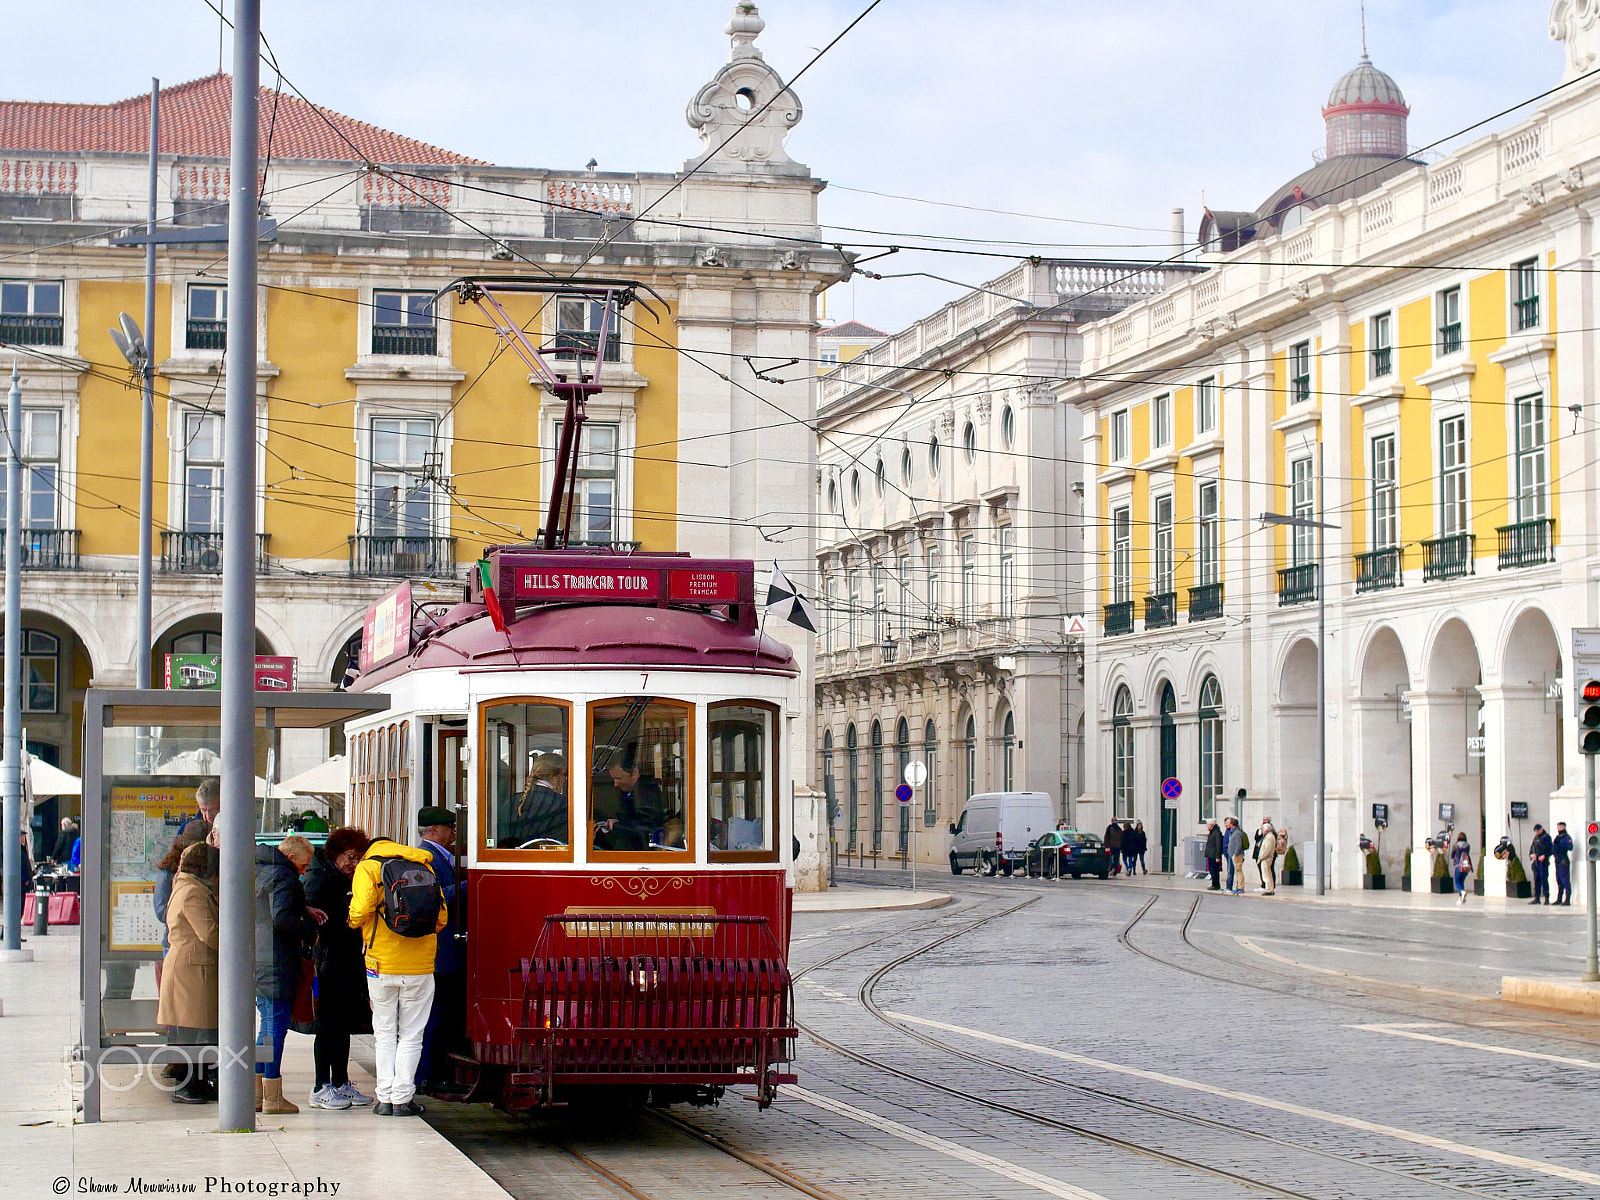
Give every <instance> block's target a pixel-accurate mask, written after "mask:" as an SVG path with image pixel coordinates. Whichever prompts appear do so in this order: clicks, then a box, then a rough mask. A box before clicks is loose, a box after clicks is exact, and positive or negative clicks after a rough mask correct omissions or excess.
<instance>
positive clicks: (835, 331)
mask: <svg viewBox="0 0 1600 1200" xmlns="http://www.w3.org/2000/svg"><path fill="white" fill-rule="evenodd" d="M817 336H818V337H829V338H886V337H888V336H889V335H888V334H887V333H885V332H884V331H883V330H881V329H874V328H873V327H872V326H871V325H863V324H862V323H861V322H860V321H846V322H844V323H843V324H842V325H830V326H829V327H828V328H826V329H821V330H818V331H817Z"/></svg>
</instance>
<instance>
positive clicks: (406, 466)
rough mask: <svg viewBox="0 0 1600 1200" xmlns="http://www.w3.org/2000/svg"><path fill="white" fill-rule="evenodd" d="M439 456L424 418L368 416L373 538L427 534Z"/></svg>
mask: <svg viewBox="0 0 1600 1200" xmlns="http://www.w3.org/2000/svg"><path fill="white" fill-rule="evenodd" d="M438 469H439V460H438V458H437V456H436V452H435V448H434V422H433V420H432V418H430V417H373V418H372V475H371V487H370V499H369V501H368V505H367V511H368V513H369V517H368V521H369V524H370V526H371V531H372V534H373V536H375V537H400V538H425V537H431V536H432V535H433V519H434V499H435V492H436V490H437V475H438Z"/></svg>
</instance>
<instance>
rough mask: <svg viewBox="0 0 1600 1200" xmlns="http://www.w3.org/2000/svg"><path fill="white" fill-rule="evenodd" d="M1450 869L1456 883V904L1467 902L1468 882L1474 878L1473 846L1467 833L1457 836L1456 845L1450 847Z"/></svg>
mask: <svg viewBox="0 0 1600 1200" xmlns="http://www.w3.org/2000/svg"><path fill="white" fill-rule="evenodd" d="M1450 867H1451V870H1452V872H1453V874H1454V875H1455V881H1456V903H1457V904H1465V903H1466V902H1467V880H1469V879H1471V878H1472V846H1471V845H1470V844H1469V843H1468V842H1467V835H1466V834H1465V833H1458V834H1456V840H1455V845H1453V846H1451V847H1450Z"/></svg>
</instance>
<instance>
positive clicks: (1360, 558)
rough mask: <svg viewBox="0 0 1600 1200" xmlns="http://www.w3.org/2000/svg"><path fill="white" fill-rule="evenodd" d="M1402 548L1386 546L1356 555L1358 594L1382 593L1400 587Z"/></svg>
mask: <svg viewBox="0 0 1600 1200" xmlns="http://www.w3.org/2000/svg"><path fill="white" fill-rule="evenodd" d="M1400 582H1401V575H1400V547H1399V546H1385V547H1383V549H1381V550H1367V551H1364V552H1363V553H1360V554H1357V555H1356V592H1357V593H1361V592H1380V591H1382V590H1383V589H1384V588H1393V587H1399V586H1400Z"/></svg>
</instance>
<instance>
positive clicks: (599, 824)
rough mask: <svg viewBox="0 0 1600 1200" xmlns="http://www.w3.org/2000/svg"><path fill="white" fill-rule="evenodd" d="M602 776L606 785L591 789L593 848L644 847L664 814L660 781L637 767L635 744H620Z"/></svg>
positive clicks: (657, 828)
mask: <svg viewBox="0 0 1600 1200" xmlns="http://www.w3.org/2000/svg"><path fill="white" fill-rule="evenodd" d="M606 777H607V778H608V779H609V781H610V786H609V787H607V786H606V785H605V784H599V785H598V786H597V787H596V788H595V834H594V844H595V849H597V850H644V849H647V848H648V847H649V846H650V845H651V843H652V842H655V841H656V837H655V834H656V831H657V830H659V829H661V828H662V823H663V822H664V821H665V820H666V819H667V816H668V813H667V802H666V798H665V797H664V796H663V795H662V792H661V784H660V783H659V782H658V781H657V780H655V779H652V778H651V777H650V776H648V775H646V774H644V772H643V771H642V769H641V767H640V763H639V743H637V742H629V743H628V744H627V745H626V746H624V747H623V749H622V754H621V757H620V758H619V760H618V761H616V762H613V763H612V764H611V765H610V766H609V767H607V768H606ZM602 812H603V813H604V815H602Z"/></svg>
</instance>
